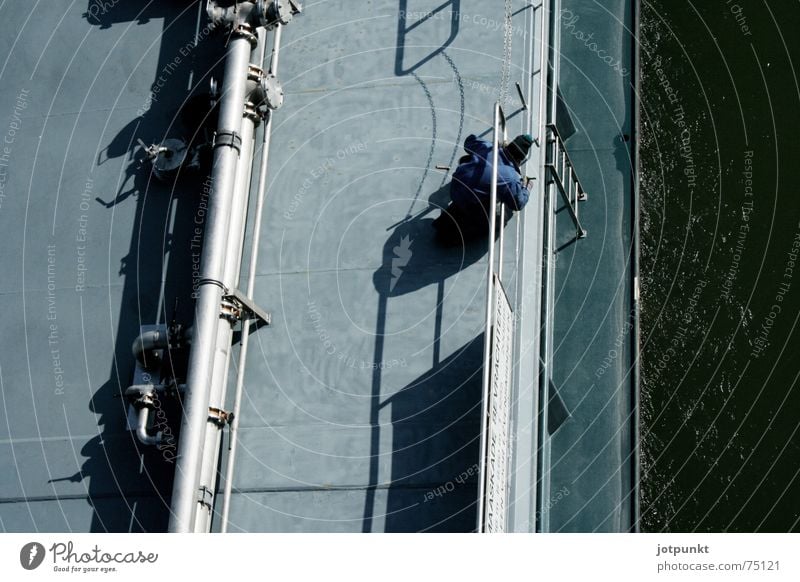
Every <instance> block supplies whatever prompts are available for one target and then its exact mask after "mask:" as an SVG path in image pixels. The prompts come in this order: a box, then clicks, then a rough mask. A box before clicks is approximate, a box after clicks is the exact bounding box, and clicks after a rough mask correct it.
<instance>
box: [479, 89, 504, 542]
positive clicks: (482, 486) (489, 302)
mask: <svg viewBox="0 0 800 582" xmlns="http://www.w3.org/2000/svg"><path fill="white" fill-rule="evenodd" d="M499 126H500V103H499V102H498V103H495V105H494V138H493V139H492V187H491V189H490V192H489V261H488V262H489V266H488V269H487V278H488V280H487V283H486V331H485V332H484V337H483V394H482V397H481V442H480V453H479V454H480V457H479V458H478V524H477V531H478V532H479V533H480V532H483V520H484V517H483V514H484V510H485V506H486V502H485V497H486V450H487V439H486V437H487V434H486V429H487V422H486V420H487V417H488V414H489V408H488V407H489V380H490V378H491V373H490V368H491V357H492V338H491V334H492V319H493V317H492V316H493V314H494V301H493V299H494V293H493V291H494V234H495V209H496V208H497V164H498V162H499V159H498V158H499V150H500V147H499V143H498V141H499V138H500V127H499Z"/></svg>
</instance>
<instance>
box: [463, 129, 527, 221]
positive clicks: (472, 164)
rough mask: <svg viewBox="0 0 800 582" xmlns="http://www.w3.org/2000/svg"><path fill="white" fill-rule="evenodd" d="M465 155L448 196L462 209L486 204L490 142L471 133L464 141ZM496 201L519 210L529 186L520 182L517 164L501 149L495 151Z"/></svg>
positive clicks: (489, 183) (488, 193)
mask: <svg viewBox="0 0 800 582" xmlns="http://www.w3.org/2000/svg"><path fill="white" fill-rule="evenodd" d="M464 149H465V150H466V152H467V155H466V156H464V158H462V160H463V161H462V162H461V163H460V164H459V165H458V168H456V171H455V172H454V173H453V181H452V183H451V185H450V197H451V198H452V200H453V202H454V203H455V204H456V205H457V206H460V207H461V208H463V209H469V208H471V207H472V208H474V207H476V206H484V207H485V206H487V205H488V204H489V198H490V190H491V187H492V144H491V143H490V142H488V141H484V140H482V139H478V138H477V137H475V136H474V135H470V136H469V137H468V138H467V139H466V141H465V142H464ZM498 161H499V164H498V165H499V167H498V171H497V200H498V202H501V203H503V204H505V206H506V208H508V209H509V210H522V208H523V207H524V206H525V205H526V204H527V203H528V194H529V193H528V189H527V188H526V187H525V186H524V185H523V184H522V177H521V176H520V172H519V167H518V166H517V165H516V164H515V163H514V162H513V161H512V160H511V158H509V157H508V155H507V154H506V152H505V149H504V148H502V147H501V148H500V149H499V151H498Z"/></svg>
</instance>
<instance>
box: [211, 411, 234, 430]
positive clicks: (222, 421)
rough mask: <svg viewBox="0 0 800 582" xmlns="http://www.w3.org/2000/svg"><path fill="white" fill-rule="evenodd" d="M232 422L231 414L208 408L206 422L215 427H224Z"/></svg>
mask: <svg viewBox="0 0 800 582" xmlns="http://www.w3.org/2000/svg"><path fill="white" fill-rule="evenodd" d="M232 420H233V413H232V412H228V411H226V410H222V409H220V408H214V407H209V408H208V421H209V422H213V423H214V424H216V425H217V426H220V427H222V426H225V425H226V424H228V423H230V422H231V421H232Z"/></svg>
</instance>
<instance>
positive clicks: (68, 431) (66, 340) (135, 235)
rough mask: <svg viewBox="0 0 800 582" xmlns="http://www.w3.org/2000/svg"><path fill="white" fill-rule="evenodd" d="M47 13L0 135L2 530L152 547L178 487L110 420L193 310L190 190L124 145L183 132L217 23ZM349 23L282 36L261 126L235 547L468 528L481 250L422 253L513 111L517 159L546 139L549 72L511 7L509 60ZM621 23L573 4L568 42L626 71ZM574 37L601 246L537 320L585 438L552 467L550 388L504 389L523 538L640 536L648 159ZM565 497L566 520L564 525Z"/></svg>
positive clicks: (586, 170)
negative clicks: (534, 82) (640, 284)
mask: <svg viewBox="0 0 800 582" xmlns="http://www.w3.org/2000/svg"><path fill="white" fill-rule="evenodd" d="M53 4H55V5H56V6H53V7H52V9H49V10H47V11H39V12H37V17H36V18H29V13H28V12H27V11H26V10H20V9H19V8H16V9H15V8H11V7H10V6H9V5H4V6H2V7H0V16H3V18H2V19H0V27H2V30H4V31H5V34H0V46H2V47H3V48H4V49H5V53H6V54H7V55H8V57H7V59H6V61H5V63H4V65H3V66H2V68H0V79H2V80H3V81H4V83H2V84H0V113H2V115H3V119H4V120H7V121H8V123H9V124H11V123H12V121H14V119H16V117H19V120H17V121H14V123H16V128H14V129H13V131H14V134H13V140H12V143H11V144H8V147H9V149H10V150H11V151H10V153H7V157H8V161H7V164H6V165H5V166H4V167H3V168H0V170H5V176H6V177H5V179H4V180H3V181H2V182H1V183H2V185H3V190H2V192H3V194H4V196H3V197H2V198H0V201H1V202H2V204H1V205H0V226H1V228H0V244H2V246H3V248H4V253H3V255H2V267H3V277H2V279H1V280H0V312H2V314H3V318H4V322H5V323H6V329H7V330H9V331H8V332H7V333H5V334H3V336H2V340H0V341H2V346H0V347H1V348H2V349H0V382H2V385H0V388H1V389H2V397H3V410H4V422H2V423H0V462H2V463H3V465H4V466H6V467H9V468H12V469H11V470H8V471H5V472H4V473H3V475H2V476H0V529H3V530H7V531H37V530H43V531H142V530H144V531H162V530H164V529H165V528H166V524H167V519H168V515H169V499H170V489H171V479H172V476H171V470H172V464H171V463H170V462H169V460H168V455H165V454H164V452H163V451H157V450H154V449H148V448H146V447H144V446H142V445H141V444H139V443H138V441H137V440H136V439H135V437H134V436H132V434H131V433H130V431H128V429H127V426H126V422H125V418H126V412H127V411H126V405H125V402H124V400H123V399H121V398H119V394H120V392H121V391H122V390H124V389H125V388H126V387H127V386H128V384H130V381H131V376H132V372H133V358H132V357H131V352H130V346H131V343H132V342H133V340H134V338H135V337H136V335H137V334H138V333H139V326H140V325H141V324H150V323H154V322H156V321H160V322H165V321H169V320H170V319H171V318H172V317H173V314H176V316H177V317H178V318H179V319H183V320H186V319H187V318H190V316H191V313H192V306H191V304H190V303H189V302H187V301H183V300H182V301H179V303H178V307H177V311H175V310H174V309H173V306H174V302H175V298H176V297H178V298H185V297H186V296H187V295H188V294H189V293H190V292H191V284H192V253H193V252H194V251H193V247H192V236H193V233H194V224H195V223H194V221H195V219H196V218H197V217H198V216H201V213H199V212H198V204H199V203H200V200H201V198H200V196H198V192H199V191H200V190H201V187H202V185H201V184H194V185H191V184H187V183H183V184H181V185H179V186H177V187H175V188H170V187H167V186H165V185H162V184H159V183H157V182H155V181H154V180H153V179H152V178H151V177H150V175H149V172H147V171H143V170H142V168H141V167H140V164H139V161H138V160H137V159H136V155H135V151H136V140H137V139H138V138H141V139H142V140H144V141H145V142H147V143H153V142H157V141H158V140H161V139H163V138H164V137H166V136H169V135H173V134H174V133H176V132H179V131H180V129H179V124H180V122H179V120H177V118H176V111H177V109H178V108H179V107H180V104H181V103H182V102H183V100H184V99H185V98H186V95H187V90H188V88H189V87H192V88H197V87H198V86H201V85H203V84H204V83H207V72H208V68H209V66H208V64H207V63H209V62H212V63H213V62H216V61H217V59H219V57H220V55H221V50H222V49H221V44H222V43H221V40H220V39H219V38H218V37H215V36H214V35H213V34H207V35H206V34H205V33H204V31H203V28H202V27H203V25H204V22H205V21H204V17H203V15H202V14H201V13H200V12H199V10H198V8H199V5H200V4H204V2H203V3H197V2H186V3H164V2H153V3H149V4H147V6H146V7H145V8H138V7H137V8H133V7H131V6H128V5H121V4H120V5H114V6H112V7H110V8H109V9H108V11H105V12H102V13H98V12H95V13H94V14H92V13H90V12H89V8H91V6H92V4H93V3H92V2H88V0H87V2H82V3H81V2H68V1H67V0H58V1H57V2H53ZM176 4H177V5H176ZM353 4H354V3H352V2H345V1H344V0H327V1H324V2H317V3H308V5H307V6H306V10H305V12H304V14H303V15H302V16H301V17H298V18H297V19H296V20H295V21H294V22H292V23H291V25H289V26H287V27H286V29H285V31H284V32H283V43H282V48H281V65H280V72H279V77H280V78H281V81H282V83H283V86H284V89H285V91H286V99H285V104H284V106H283V107H282V108H281V109H280V110H278V111H277V112H276V113H275V118H274V122H273V125H274V127H273V133H272V143H271V151H270V165H269V174H268V191H267V203H266V210H265V215H264V220H263V225H262V230H261V239H260V241H259V245H260V256H259V263H258V275H257V280H256V285H255V300H256V302H257V303H258V304H259V305H261V306H262V307H263V308H264V309H266V310H268V311H270V312H271V313H272V325H271V326H270V327H264V328H260V329H258V330H257V331H255V332H253V336H252V337H251V340H250V344H249V345H250V348H249V353H248V360H247V368H246V369H245V370H244V378H245V399H244V402H243V405H242V413H241V417H240V422H241V428H240V434H239V438H240V447H241V448H240V449H239V452H238V457H237V465H236V472H235V480H234V483H233V487H234V493H233V500H232V507H231V525H230V530H231V531H471V530H473V529H474V528H475V519H476V501H477V486H476V478H477V460H478V443H479V438H480V427H479V413H480V398H481V366H482V353H483V334H484V329H483V324H484V317H485V314H484V309H485V290H486V268H487V264H486V248H485V245H470V246H468V247H467V248H465V249H457V250H453V249H443V248H441V247H439V246H438V245H437V244H436V243H435V241H434V238H433V234H434V231H433V228H432V226H431V223H432V221H433V219H434V218H435V217H436V216H437V215H438V213H439V210H440V208H441V207H442V206H444V205H446V203H447V201H448V191H447V184H448V181H449V177H448V173H447V172H446V171H444V170H440V169H437V168H436V166H437V165H445V166H453V167H454V166H455V164H456V163H457V159H458V158H459V157H460V155H461V149H462V147H463V141H464V139H465V138H466V136H467V135H469V134H470V133H475V134H479V135H483V136H484V137H487V138H490V128H491V115H492V107H493V104H494V102H495V101H496V100H497V99H498V98H499V97H500V98H502V100H503V103H504V107H505V109H506V113H507V114H508V116H509V133H510V134H511V135H512V136H513V135H515V134H516V133H520V132H523V131H525V132H527V131H530V128H531V127H536V124H537V123H538V120H537V119H535V115H534V112H532V111H522V110H521V108H520V106H519V100H518V98H517V95H516V90H515V88H514V82H515V81H517V80H519V81H520V82H521V84H522V86H523V87H525V88H527V86H528V83H530V76H531V73H532V72H533V69H534V68H535V66H536V62H537V61H536V59H535V58H533V55H532V54H531V47H532V46H533V45H534V44H535V43H533V42H532V39H531V37H530V31H531V29H532V28H531V19H533V18H534V10H533V8H532V7H530V6H528V3H527V2H523V1H521V0H514V1H513V2H511V7H512V13H513V17H512V23H513V26H512V35H511V36H510V42H504V37H503V13H502V6H500V7H499V8H496V9H494V10H491V11H490V10H489V8H488V5H487V3H485V2H479V1H478V0H375V1H373V2H369V3H364V5H360V6H359V7H358V8H356V7H355V6H353ZM606 4H610V6H606V7H605V8H601V7H599V6H598V5H597V4H596V3H595V2H592V1H589V0H564V8H565V9H567V10H570V11H572V12H573V14H574V15H577V16H579V21H578V22H576V23H575V30H583V31H586V32H587V33H588V32H594V33H595V39H596V40H597V44H598V46H599V47H601V48H603V49H605V50H607V51H608V53H609V54H614V55H616V56H617V57H618V58H619V59H620V60H622V61H623V62H626V61H627V62H630V61H631V60H632V53H631V51H632V46H633V43H632V38H631V33H630V30H624V27H632V22H633V14H632V11H631V0H615V1H614V2H611V3H606ZM56 8H57V9H56ZM623 25H624V26H623ZM571 30H572V29H566V28H564V27H563V26H562V31H561V36H562V43H563V44H562V52H561V61H560V68H561V81H560V88H561V92H562V94H563V96H564V100H565V103H566V105H567V108H568V109H569V112H570V115H571V118H572V120H573V122H574V123H575V126H576V128H577V132H576V133H575V135H573V136H572V137H571V138H569V140H568V142H567V147H568V149H569V152H570V155H571V156H572V159H573V160H574V161H575V164H576V166H577V169H578V173H579V175H580V177H581V180H582V181H583V183H584V186H585V187H586V190H587V191H588V192H589V195H590V200H589V201H588V202H586V203H583V205H582V206H581V213H582V214H581V215H582V219H583V221H584V226H585V228H586V229H587V230H588V231H589V237H588V238H587V239H585V240H581V241H578V242H577V243H574V244H571V245H567V246H565V247H564V248H563V249H561V250H560V251H559V253H558V260H557V261H556V263H555V264H556V271H555V273H556V275H555V281H556V296H557V302H556V304H555V307H554V309H553V310H552V311H551V312H550V313H547V314H545V320H546V321H548V322H550V324H551V325H552V329H553V334H554V335H553V338H554V358H553V381H554V385H555V386H556V387H557V391H558V395H559V399H560V401H561V402H563V406H564V408H565V409H566V411H567V412H568V416H567V417H564V418H562V419H561V420H563V422H562V423H560V425H559V426H558V428H557V430H555V431H554V432H553V433H552V434H549V433H548V434H547V435H546V438H545V439H544V441H543V442H539V441H538V440H537V437H536V435H538V433H539V431H538V428H537V422H538V420H537V410H536V408H535V403H536V401H537V398H536V396H535V394H536V393H537V392H538V390H539V387H538V384H537V383H536V381H535V380H534V381H532V383H530V384H527V385H518V386H517V387H516V391H517V392H516V393H515V423H516V424H515V430H516V431H517V432H516V437H515V438H516V441H517V442H516V443H515V447H516V449H515V450H516V451H517V453H516V454H517V457H516V460H515V465H514V469H513V479H514V487H513V488H512V493H513V496H512V497H513V498H512V499H511V504H512V507H514V508H515V509H514V511H515V512H516V513H517V514H518V515H516V517H515V519H514V520H513V523H514V524H516V528H517V529H519V530H525V529H529V528H531V527H532V524H533V523H534V522H535V521H537V520H538V523H539V526H540V529H547V530H550V531H601V530H602V531H620V530H622V531H626V530H628V529H630V527H631V524H632V521H633V520H634V519H635V495H632V492H633V491H635V488H634V484H635V473H636V468H635V461H636V459H635V457H636V455H635V454H634V449H635V445H636V443H635V440H636V439H635V430H636V426H635V407H636V389H637V387H636V382H637V379H636V377H635V374H632V373H631V372H632V371H634V370H635V366H634V358H635V345H634V341H633V340H634V337H635V333H633V332H631V331H630V330H631V328H630V327H629V325H630V324H631V323H632V319H635V317H634V315H635V312H634V311H633V310H634V306H635V303H634V297H633V288H634V286H633V277H634V275H635V272H636V265H635V231H634V227H635V221H634V217H635V212H636V204H635V197H636V190H635V188H634V185H635V180H634V175H633V170H632V168H633V164H632V159H633V158H632V154H633V151H632V150H633V147H634V146H633V144H634V143H635V139H634V140H631V141H624V140H623V139H621V137H620V136H621V134H627V135H633V132H634V129H633V123H634V107H635V100H634V94H633V92H632V90H631V87H630V83H631V81H632V79H633V74H632V73H631V75H630V76H628V77H626V76H624V75H622V76H621V75H620V74H619V73H618V72H616V71H614V69H613V68H612V67H609V66H607V65H606V63H605V62H603V61H602V60H600V59H599V57H598V54H597V52H596V51H593V50H590V49H589V47H588V46H587V45H586V43H585V42H583V41H582V40H579V38H578V36H577V35H575V34H572V33H571ZM198 35H199V36H198ZM195 39H198V44H197V47H194V46H193V45H194V42H195ZM23 41H24V42H23ZM187 47H191V48H190V49H189V50H188V51H187ZM184 53H186V54H184ZM627 68H628V69H629V70H631V65H628V66H627ZM504 71H507V75H505V74H504ZM498 88H503V89H502V91H503V95H499V94H498ZM22 91H25V93H23V96H25V100H26V105H25V107H24V108H23V109H19V107H17V109H18V110H19V112H20V113H21V115H19V116H15V113H14V112H15V107H16V106H17V105H16V104H18V102H19V100H20V97H19V95H20V93H21V92H22ZM532 109H535V107H534V108H532ZM3 125H5V123H0V131H1V130H3ZM8 128H9V131H10V130H11V128H12V126H11V125H9V126H8ZM634 137H635V136H634ZM256 155H257V156H258V152H256ZM0 178H2V176H0ZM536 208H538V206H537V205H536V204H532V205H531V206H530V207H529V208H527V209H526V211H525V212H524V213H523V214H522V216H521V217H515V219H514V220H513V221H512V222H511V223H510V225H509V227H508V231H507V232H508V233H509V236H508V237H507V239H506V244H507V247H506V253H505V254H506V258H507V268H506V271H505V272H506V274H505V277H504V281H505V286H506V289H507V290H508V291H509V294H510V296H511V299H512V303H513V302H514V301H515V299H516V298H517V297H518V296H519V297H520V298H521V299H520V300H523V299H524V297H527V296H528V295H529V292H530V289H529V288H528V287H526V286H527V285H529V282H530V281H536V280H537V279H536V277H535V276H533V277H532V276H531V275H530V274H529V273H530V271H531V270H533V271H535V270H536V268H537V267H536V266H537V265H539V264H540V263H541V257H540V256H536V255H535V252H534V253H533V254H531V252H530V251H527V252H528V254H527V255H526V249H534V251H535V249H536V248H537V247H536V245H535V244H532V243H533V242H534V241H536V240H537V237H541V232H540V226H541V224H540V223H541V217H536V215H535V213H534V212H531V210H532V209H534V210H535V209H536ZM562 216H563V215H562ZM518 218H520V220H518ZM559 220H560V219H559ZM251 226H252V225H251ZM248 247H249V243H248V244H246V247H245V248H248ZM517 250H520V252H519V253H517ZM521 266H523V267H524V266H527V269H528V271H527V274H525V273H523V276H522V278H520V277H519V276H518V275H519V274H520V273H522V272H523V270H522V269H521ZM242 271H243V272H246V271H247V268H246V265H245V267H244V268H243V269H242ZM240 287H242V288H244V284H243V285H241V286H240ZM523 315H524V312H522V311H521V312H520V313H519V314H518V319H519V325H520V326H522V327H524V326H525V325H527V326H528V327H529V328H530V327H531V326H533V325H534V324H535V327H536V330H537V331H535V332H534V331H532V330H531V329H529V330H528V332H527V333H528V334H529V335H531V336H532V335H536V334H538V319H536V318H533V319H531V320H529V321H528V322H527V323H526V320H525V318H524V317H523ZM525 317H528V316H525ZM615 342H620V344H621V346H622V347H616V348H615V347H614V346H615ZM612 349H615V350H616V352H615V353H616V355H615V356H614V357H612V358H611V362H610V363H609V365H608V366H606V367H605V368H603V370H604V371H603V373H602V375H600V376H598V375H597V371H598V370H599V369H600V368H601V366H603V365H604V361H605V360H607V359H608V358H609V357H610V356H609V354H610V350H612ZM522 357H524V358H529V359H531V360H532V359H533V358H536V354H533V353H530V352H524V353H523V354H522ZM526 369H527V368H526ZM232 373H236V370H232ZM231 392H232V390H229V394H230V393H231ZM553 402H555V401H554V400H551V405H552V408H551V412H552V411H553V410H556V408H557V407H556V406H555V404H553ZM166 413H167V415H168V416H170V418H173V419H174V417H173V416H171V415H174V414H175V413H176V412H175V411H172V410H167V411H166ZM552 413H553V414H556V413H555V412H552ZM554 428H555V427H554ZM540 447H541V452H542V453H543V454H542V455H540V454H539V452H540ZM226 448H227V442H224V443H223V457H224V456H225V451H226ZM520 451H522V452H524V451H528V453H529V454H528V455H527V457H524V456H523V457H521V456H520V455H521V453H520ZM539 457H541V460H540V461H537V459H538V458H539ZM223 469H224V463H223ZM223 473H224V472H223ZM537 484H538V487H537ZM221 485H222V484H220V486H221ZM558 491H563V492H564V493H566V492H568V493H567V494H565V495H561V496H560V497H559V499H558V501H557V502H550V501H549V499H550V498H554V496H555V495H556V494H557V492H558ZM537 496H538V497H539V500H538V503H539V505H540V506H541V505H546V507H547V508H548V509H547V510H546V511H543V512H542V511H537V510H536V504H537V501H536V497H537ZM542 496H544V497H542ZM526 516H527V517H526ZM215 527H217V528H218V524H216V525H215Z"/></svg>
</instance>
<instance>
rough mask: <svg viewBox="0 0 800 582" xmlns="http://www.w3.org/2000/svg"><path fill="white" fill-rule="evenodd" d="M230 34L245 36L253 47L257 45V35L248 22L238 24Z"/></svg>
mask: <svg viewBox="0 0 800 582" xmlns="http://www.w3.org/2000/svg"><path fill="white" fill-rule="evenodd" d="M231 34H232V35H233V36H239V37H241V38H246V39H247V40H248V41H249V42H250V45H251V46H252V47H253V48H255V47H256V46H257V45H258V37H257V36H256V35H255V34H254V33H253V29H252V28H251V27H250V25H249V24H240V25H238V26H236V27H234V29H233V32H232V33H231Z"/></svg>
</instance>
